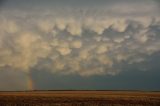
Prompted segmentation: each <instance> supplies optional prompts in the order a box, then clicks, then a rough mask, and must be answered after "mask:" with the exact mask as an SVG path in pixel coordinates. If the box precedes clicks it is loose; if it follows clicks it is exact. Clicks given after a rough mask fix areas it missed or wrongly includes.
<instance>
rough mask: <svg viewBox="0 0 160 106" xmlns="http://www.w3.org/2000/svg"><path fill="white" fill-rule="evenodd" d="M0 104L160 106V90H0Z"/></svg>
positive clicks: (1, 105) (22, 105)
mask: <svg viewBox="0 0 160 106" xmlns="http://www.w3.org/2000/svg"><path fill="white" fill-rule="evenodd" d="M0 106H160V92H147V91H22V92H0Z"/></svg>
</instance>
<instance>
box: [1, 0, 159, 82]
mask: <svg viewBox="0 0 160 106" xmlns="http://www.w3.org/2000/svg"><path fill="white" fill-rule="evenodd" d="M23 1H24V0H23ZM100 1H101V2H99V3H98V4H97V5H95V4H96V3H97V2H98V1H91V0H87V1H83V0H82V1H80V0H79V1H78V0H69V2H68V3H66V4H65V2H66V1H64V0H61V1H58V0H57V1H49V0H46V2H44V1H40V2H39V4H36V5H33V4H34V3H37V2H36V0H34V1H33V2H31V1H29V2H27V3H26V2H22V1H21V2H20V1H19V0H15V1H14V2H13V1H9V0H8V1H6V3H4V5H3V6H2V10H1V11H0V13H1V14H0V51H1V52H0V68H1V69H3V70H4V69H5V67H9V68H10V70H14V71H15V72H16V73H17V72H20V73H26V75H28V73H31V71H33V69H35V70H47V71H49V72H50V73H52V74H53V75H54V74H61V75H80V76H82V77H90V76H94V75H99V76H101V75H102V76H103V75H115V76H116V75H118V74H119V73H121V72H123V67H125V66H126V65H129V66H134V65H135V64H143V63H145V62H147V61H148V60H149V58H150V57H152V56H153V55H154V54H155V53H159V52H160V37H159V33H160V14H159V10H160V8H159V3H158V2H157V1H154V0H153V1H150V0H146V1H144V0H140V1H135V2H133V1H131V0H128V1H127V0H120V1H110V0H100ZM16 3H18V4H16ZM25 3H26V4H25ZM32 3H33V4H32ZM72 4H75V6H72ZM83 4H85V5H83ZM147 4H149V5H147ZM56 5H58V6H56ZM82 5H83V6H82ZM23 6H24V7H23ZM150 67H151V68H152V66H150ZM139 70H142V71H144V70H145V71H147V69H146V68H145V67H140V69H139ZM12 72H13V71H12ZM24 83H25V82H24Z"/></svg>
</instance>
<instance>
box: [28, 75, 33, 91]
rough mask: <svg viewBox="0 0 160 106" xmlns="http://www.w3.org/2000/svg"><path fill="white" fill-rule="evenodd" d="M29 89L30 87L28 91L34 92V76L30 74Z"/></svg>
mask: <svg viewBox="0 0 160 106" xmlns="http://www.w3.org/2000/svg"><path fill="white" fill-rule="evenodd" d="M27 87H28V90H34V83H33V79H32V75H31V74H30V73H28V79H27Z"/></svg>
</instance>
